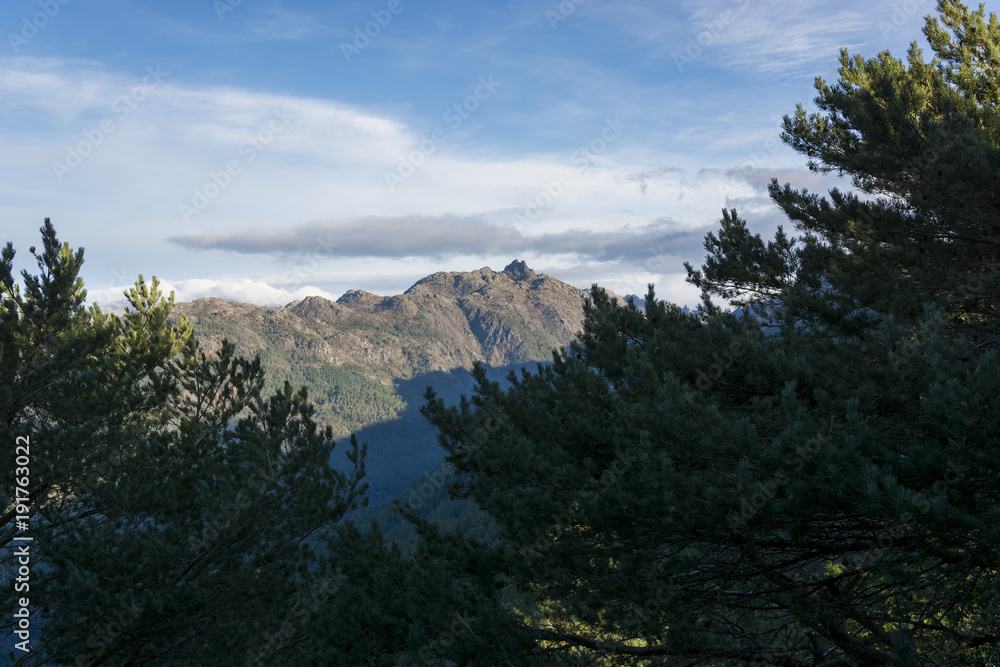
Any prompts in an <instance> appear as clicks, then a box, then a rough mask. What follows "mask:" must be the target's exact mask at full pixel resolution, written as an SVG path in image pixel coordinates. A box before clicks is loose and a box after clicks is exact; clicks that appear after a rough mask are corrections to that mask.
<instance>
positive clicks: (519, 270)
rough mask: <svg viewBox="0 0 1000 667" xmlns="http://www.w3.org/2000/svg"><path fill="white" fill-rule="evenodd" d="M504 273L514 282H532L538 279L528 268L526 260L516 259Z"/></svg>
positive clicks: (506, 267) (505, 268)
mask: <svg viewBox="0 0 1000 667" xmlns="http://www.w3.org/2000/svg"><path fill="white" fill-rule="evenodd" d="M503 272H504V273H506V274H507V275H508V276H510V277H511V278H513V279H514V280H532V279H534V278H536V277H537V275H536V274H535V272H534V271H532V270H531V269H529V268H528V263H527V262H525V261H524V260H517V259H515V260H514V261H513V262H511V263H510V264H508V265H507V266H505V267H504V269H503Z"/></svg>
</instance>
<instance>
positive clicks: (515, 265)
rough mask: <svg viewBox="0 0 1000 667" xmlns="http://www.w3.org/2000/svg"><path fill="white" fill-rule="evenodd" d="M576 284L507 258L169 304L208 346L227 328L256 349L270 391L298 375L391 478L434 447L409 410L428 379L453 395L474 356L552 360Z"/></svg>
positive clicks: (340, 429)
mask: <svg viewBox="0 0 1000 667" xmlns="http://www.w3.org/2000/svg"><path fill="white" fill-rule="evenodd" d="M585 296H586V292H585V291H583V290H580V289H577V288H576V287H573V286H571V285H567V284H566V283H563V282H561V281H559V280H556V279H555V278H552V277H551V276H547V275H544V274H537V273H535V272H534V271H532V270H531V269H530V268H528V266H527V265H526V264H525V263H524V262H522V261H516V260H515V261H514V262H511V263H510V264H509V265H508V266H507V267H506V268H505V269H504V270H503V271H500V272H496V271H493V270H491V269H490V268H482V269H479V270H477V271H470V272H467V273H457V272H451V273H448V272H441V273H435V274H433V275H430V276H427V277H426V278H423V279H422V280H419V281H417V283H416V284H414V285H413V286H412V287H410V288H409V289H408V290H406V292H405V293H403V294H398V295H395V296H378V295H376V294H372V293H370V292H365V291H363V290H351V291H348V292H346V293H345V294H344V295H343V296H341V297H340V298H339V299H337V301H336V302H334V301H330V300H328V299H324V298H322V297H316V296H314V297H308V298H306V299H303V300H301V301H298V302H294V303H290V304H288V305H286V306H283V307H277V308H264V307H261V306H254V305H249V304H244V303H230V302H227V301H223V300H221V299H215V298H210V299H199V300H197V301H194V302H192V303H180V304H177V305H176V306H175V307H174V311H173V316H175V317H176V316H180V315H186V316H187V317H188V319H190V320H191V321H192V322H193V324H194V328H195V334H196V336H197V337H198V338H199V340H201V341H202V343H203V344H204V345H206V346H207V347H209V348H212V347H215V346H217V345H218V344H219V342H220V341H221V340H222V339H223V338H228V339H229V340H231V341H233V342H234V343H236V344H237V348H238V351H239V353H240V354H243V355H244V356H252V355H254V354H260V355H261V358H262V361H263V363H264V367H265V369H266V370H267V386H266V390H267V391H268V392H270V391H273V390H274V389H275V388H276V387H279V386H281V385H282V384H283V383H284V382H285V380H288V381H290V382H291V383H292V385H293V386H295V387H298V386H301V385H305V386H307V387H308V388H309V393H310V396H311V398H312V399H313V401H314V402H315V403H316V407H317V413H316V416H317V418H318V419H320V420H321V421H323V422H325V423H328V424H330V425H331V426H333V428H334V431H335V432H336V433H338V435H339V436H346V435H348V434H349V433H351V432H355V431H359V430H366V432H367V433H369V434H370V435H371V438H370V440H369V441H370V444H371V454H370V455H369V478H370V481H372V482H373V486H378V485H379V484H381V485H382V486H383V487H384V488H385V489H389V490H391V489H393V488H395V487H397V486H399V485H400V484H403V483H405V482H406V481H408V480H409V479H412V477H413V476H415V475H416V474H417V473H419V472H420V471H421V470H423V469H425V468H426V467H429V466H431V465H433V464H434V463H435V462H436V460H437V459H439V458H440V456H441V451H440V449H439V448H438V447H437V445H436V443H435V440H434V434H433V433H432V432H431V431H430V430H429V428H428V427H427V426H426V424H424V422H423V419H422V418H421V417H420V415H419V411H418V408H419V406H420V405H421V404H422V402H423V400H422V398H421V395H422V394H423V392H424V390H425V388H426V386H427V385H433V386H434V387H435V390H436V391H438V392H439V393H440V394H441V395H442V396H443V397H445V398H446V400H456V399H457V396H458V393H460V392H468V391H469V390H470V389H471V382H470V380H471V378H470V375H469V373H468V371H467V369H471V368H472V365H473V363H475V362H476V361H481V362H484V363H485V364H487V365H488V366H491V367H493V368H496V369H498V370H497V373H496V375H497V376H499V377H502V375H503V374H505V373H506V370H502V371H501V370H499V369H509V368H510V367H516V366H518V365H526V366H528V367H529V368H532V369H533V367H534V366H533V363H532V362H538V361H542V362H545V361H551V359H552V350H553V348H557V347H562V346H565V345H568V344H569V343H570V341H572V340H573V338H574V337H575V335H576V333H577V332H578V331H579V330H580V328H581V323H582V321H583V300H584V297H585ZM380 457H381V460H379V459H380ZM385 457H390V458H392V459H393V464H394V465H395V464H397V463H399V462H400V461H403V463H399V465H400V466H402V468H401V469H400V470H398V471H397V473H398V474H396V473H393V474H388V473H387V472H386V471H385V470H382V469H381V468H382V467H383V466H384V465H385V463H386V461H385ZM407 457H409V458H410V460H409V462H406V461H405V460H404V459H406V458H407ZM380 470H381V472H380ZM380 476H381V478H380Z"/></svg>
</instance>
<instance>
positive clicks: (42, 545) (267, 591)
mask: <svg viewBox="0 0 1000 667" xmlns="http://www.w3.org/2000/svg"><path fill="white" fill-rule="evenodd" d="M42 237H43V244H44V249H43V251H42V253H41V254H35V249H34V248H32V249H31V251H32V254H35V257H36V259H37V262H38V266H39V269H40V274H39V275H37V276H33V275H30V274H29V273H28V272H26V271H25V272H24V274H23V278H24V290H23V294H22V292H21V289H20V286H19V285H18V284H17V283H16V281H15V280H14V277H13V275H12V267H13V259H14V249H13V247H12V245H11V244H8V245H7V247H6V248H5V249H4V251H3V256H2V261H0V290H2V292H0V298H2V305H3V308H2V311H0V317H2V322H0V381H2V382H3V385H4V387H5V388H9V391H5V392H4V393H3V394H2V395H0V396H2V397H0V439H2V442H3V451H4V452H5V460H6V461H8V463H11V462H13V461H14V460H15V456H14V453H15V452H14V447H15V442H19V443H20V442H25V441H27V442H28V443H30V456H29V464H28V465H27V466H24V467H26V468H27V469H28V470H27V471H26V472H25V471H18V470H17V469H16V468H15V467H14V466H13V465H4V466H2V469H3V473H4V477H3V483H4V489H5V491H6V492H7V493H8V494H9V495H8V496H7V498H6V502H5V514H4V521H3V532H2V537H0V541H2V543H3V546H5V547H7V549H8V550H13V549H14V548H15V547H18V546H20V545H23V544H24V542H22V541H17V540H16V539H15V537H16V536H19V535H20V536H23V535H25V534H27V535H30V536H31V537H32V542H31V549H30V552H31V557H30V561H31V564H30V568H31V573H30V582H29V585H30V589H24V592H20V593H15V589H14V586H13V583H14V581H13V579H14V577H15V576H16V575H17V571H16V569H13V570H11V569H6V568H10V567H11V563H14V564H15V568H16V561H15V559H14V558H12V557H10V554H8V557H7V558H6V559H5V572H6V576H5V581H4V591H5V593H4V596H3V604H2V610H0V613H2V616H3V620H2V624H3V628H4V630H5V633H6V635H7V636H8V637H10V635H11V633H12V632H14V631H15V630H18V629H20V628H18V626H17V623H18V619H16V618H15V617H14V616H13V614H14V611H15V609H16V608H19V606H20V605H19V598H21V597H26V598H28V599H29V601H30V605H29V609H30V612H31V617H30V641H29V642H27V643H26V644H24V645H23V647H24V648H27V649H29V650H28V651H27V652H25V651H23V650H15V651H14V654H13V658H14V659H15V660H16V663H15V664H22V665H26V664H64V663H73V664H78V665H97V664H137V663H140V662H141V663H146V662H158V663H160V662H162V663H167V662H169V663H173V664H191V665H194V664H212V665H218V664H257V663H263V662H267V663H268V664H273V663H275V662H276V661H277V660H279V659H280V656H282V655H283V654H287V653H289V652H290V651H292V650H294V649H296V647H298V646H299V645H300V644H301V643H303V642H305V641H306V640H308V639H309V636H308V633H307V631H306V627H307V625H308V623H309V618H310V616H311V614H313V613H315V611H316V610H317V609H320V608H321V607H322V605H323V604H324V602H325V600H326V597H329V595H332V594H333V593H334V591H335V589H336V583H337V582H338V581H339V579H338V578H337V575H336V572H335V564H334V563H332V562H331V561H330V560H329V558H328V557H327V556H326V555H325V552H324V550H323V549H322V548H316V544H317V543H321V542H324V541H326V540H329V539H332V537H331V535H332V534H331V533H330V530H331V529H332V527H333V526H334V525H335V524H336V523H337V522H339V521H340V519H341V518H342V517H343V516H344V515H345V514H346V513H347V512H348V511H350V510H352V509H354V508H357V507H359V506H361V505H362V504H364V502H365V501H364V500H363V493H364V490H365V485H364V484H363V482H362V479H363V477H364V453H365V452H364V448H362V447H360V446H359V445H358V443H357V441H356V440H353V439H352V442H351V448H350V450H349V451H348V452H347V455H348V458H349V460H350V461H351V463H352V464H353V468H352V469H351V470H350V471H349V472H348V473H341V472H338V471H336V470H335V469H333V468H332V467H331V466H330V465H329V459H330V455H331V452H332V450H333V446H334V439H333V434H332V432H331V430H330V428H329V427H326V428H322V427H320V426H319V425H317V424H316V422H315V421H314V420H313V411H314V408H313V407H312V405H311V404H310V403H309V401H308V397H307V395H306V392H305V390H304V389H303V390H301V391H298V392H296V391H293V390H292V388H291V387H290V386H288V385H287V384H286V386H285V387H284V389H283V390H280V391H278V392H277V393H275V394H274V395H273V396H271V397H270V398H267V399H264V398H262V396H261V387H262V385H263V372H262V370H261V366H260V362H259V360H246V359H243V358H241V357H239V356H237V355H236V354H235V350H234V348H233V346H232V345H230V344H228V343H223V345H222V346H221V349H220V350H218V351H216V352H214V353H207V352H205V351H203V350H202V349H200V347H199V345H198V343H197V341H195V340H194V339H193V338H192V336H191V326H190V324H189V323H188V322H187V321H186V320H184V319H181V320H180V321H178V322H176V323H171V322H170V320H169V319H168V315H169V312H170V308H171V306H172V303H173V295H171V297H170V298H169V299H164V298H163V297H162V296H161V294H160V292H159V289H158V284H157V281H156V279H155V278H154V279H153V281H152V283H150V284H147V283H146V282H145V281H144V280H143V279H142V277H141V276H140V279H139V281H138V282H137V284H136V286H135V288H134V289H132V290H130V291H129V293H128V294H127V296H128V299H129V304H130V307H129V308H128V310H127V312H126V313H125V314H124V315H123V316H122V317H118V316H115V315H109V314H105V313H103V312H101V311H100V309H99V308H97V307H96V306H94V307H91V308H85V307H84V300H85V298H86V292H85V290H84V289H83V283H82V280H81V279H80V278H79V275H78V274H79V270H80V266H81V264H82V262H83V250H82V249H80V250H79V251H77V252H76V253H73V252H72V251H71V250H70V247H69V245H68V244H60V243H59V241H58V240H57V238H56V234H55V231H54V229H53V228H52V225H51V224H50V222H49V221H48V220H46V221H45V225H44V226H43V227H42ZM18 438H23V439H25V440H17V439H18ZM19 465H20V464H19ZM25 477H26V479H25ZM15 482H17V484H18V485H20V486H22V487H23V488H25V489H26V496H27V497H26V498H25V497H21V498H20V499H19V498H18V494H17V493H12V491H11V490H12V489H14V487H15ZM18 503H20V505H21V506H20V507H18ZM24 516H26V517H27V519H26V520H23V523H18V522H19V521H22V519H21V517H24ZM25 523H26V524H27V526H25V525H24V524H25ZM15 639H17V640H23V639H24V637H23V635H22V636H20V637H17V636H15Z"/></svg>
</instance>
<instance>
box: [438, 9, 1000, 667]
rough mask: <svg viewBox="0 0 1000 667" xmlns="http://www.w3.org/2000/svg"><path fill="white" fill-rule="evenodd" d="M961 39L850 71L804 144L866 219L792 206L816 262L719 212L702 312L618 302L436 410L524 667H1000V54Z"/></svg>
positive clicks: (958, 15) (792, 244) (783, 197)
mask: <svg viewBox="0 0 1000 667" xmlns="http://www.w3.org/2000/svg"><path fill="white" fill-rule="evenodd" d="M939 10H940V13H941V19H940V20H941V21H942V22H943V23H944V25H945V26H946V28H947V30H945V29H943V28H941V27H940V25H939V24H938V23H937V22H936V21H933V20H932V21H929V22H928V26H927V29H926V34H927V36H928V39H929V40H930V42H931V45H932V47H933V48H934V49H935V52H936V54H937V59H936V60H935V61H934V62H932V63H930V64H926V63H923V62H922V58H921V55H920V54H919V52H918V51H917V50H916V49H915V47H914V48H913V49H911V52H910V56H909V60H908V64H907V65H905V66H904V64H903V63H901V62H899V61H896V60H895V59H893V58H892V57H891V56H889V55H888V54H881V55H879V56H878V57H877V58H875V59H873V60H864V59H861V58H853V59H852V58H849V57H848V55H847V54H846V52H845V54H844V55H843V67H842V69H841V72H840V74H841V80H840V82H839V83H838V84H837V85H836V86H832V87H831V86H828V85H827V84H826V83H825V82H823V81H822V80H818V81H817V89H818V90H819V92H820V96H819V98H817V104H818V105H819V107H820V110H821V113H818V114H813V115H807V114H806V113H805V111H804V110H802V109H801V108H800V109H799V111H798V112H797V113H796V115H795V117H794V118H792V119H788V120H787V121H786V128H785V129H786V133H785V135H784V138H785V140H786V141H787V142H788V143H790V144H791V145H792V146H793V147H794V148H796V149H797V150H800V151H801V152H803V153H805V154H806V155H807V156H809V157H810V158H811V161H810V165H811V166H812V167H813V168H816V169H821V170H827V171H829V170H833V171H838V172H840V173H844V174H849V175H850V176H851V177H852V179H853V183H854V185H855V186H856V187H858V188H859V189H860V190H861V191H862V192H863V193H864V194H867V195H868V197H869V198H868V199H862V198H861V197H860V196H855V195H848V194H844V193H841V192H839V191H837V190H834V191H832V192H831V193H830V199H829V200H826V199H823V198H820V197H818V196H815V195H811V194H809V193H806V192H804V191H803V192H795V191H793V190H792V189H791V188H790V187H789V186H785V187H780V186H779V185H778V184H777V183H773V184H772V186H771V195H772V198H773V199H774V200H775V202H776V203H777V204H778V205H779V206H781V207H782V208H783V209H784V210H785V211H786V213H787V214H788V215H789V218H790V219H791V221H792V223H793V224H794V226H795V228H796V230H797V232H799V233H800V234H801V237H800V238H798V239H792V238H790V237H787V236H785V235H784V233H783V232H779V234H778V236H777V237H776V238H775V239H774V241H773V242H767V243H765V242H764V241H762V240H761V239H760V238H759V236H755V235H751V234H750V233H749V231H748V229H747V226H746V223H745V222H744V221H742V220H740V219H739V217H738V216H737V214H736V212H735V211H726V212H724V217H723V220H722V227H721V229H720V231H719V232H718V234H717V235H716V234H711V235H709V236H708V238H707V239H706V244H705V245H706V250H707V251H708V253H709V255H708V258H707V260H706V263H705V265H704V266H703V267H701V269H700V270H694V269H693V268H691V267H688V270H689V280H690V282H692V283H693V284H695V285H697V286H699V287H701V288H702V290H703V293H704V303H703V306H702V309H701V310H700V311H699V312H698V313H696V314H687V313H684V312H682V311H681V310H679V309H678V308H677V307H675V306H671V305H667V304H664V303H663V302H660V301H657V300H656V298H655V294H654V292H653V290H652V288H650V292H649V294H648V296H647V298H646V303H645V309H644V310H640V309H638V308H636V307H634V306H633V305H631V304H620V303H618V302H617V301H616V300H615V299H612V298H610V297H609V296H608V295H607V294H606V293H605V292H604V291H603V290H601V289H600V288H598V287H597V286H595V287H594V290H593V292H592V300H591V301H589V302H588V303H587V305H586V309H585V310H586V320H585V323H584V330H583V332H582V333H581V335H580V337H579V341H578V342H577V343H576V344H574V346H573V347H572V348H571V349H570V350H569V351H567V352H561V351H560V352H557V353H556V354H555V361H554V364H553V365H552V366H551V367H546V368H542V369H539V370H538V372H536V373H533V374H532V373H523V374H522V375H521V376H520V377H517V376H514V375H512V376H511V377H510V381H511V386H510V388H508V389H502V388H501V387H500V385H499V384H497V383H495V382H491V381H490V380H489V379H488V378H487V377H486V374H485V372H484V370H483V369H482V368H478V369H477V370H476V372H475V376H476V380H477V385H476V388H475V391H474V394H473V395H472V397H471V399H465V398H463V400H462V401H461V402H460V404H459V405H457V406H453V407H447V406H446V405H445V404H444V402H443V401H441V400H440V399H438V398H437V397H436V395H435V394H434V393H433V392H429V393H428V395H427V398H428V403H427V405H426V406H425V408H424V411H425V414H426V415H427V416H428V417H429V419H430V420H431V421H432V422H433V423H434V425H435V426H436V427H437V428H438V429H439V430H440V434H441V436H440V438H441V443H442V446H443V447H444V448H445V450H446V452H447V453H448V456H447V461H448V463H449V464H450V465H451V466H452V467H453V468H454V470H455V471H456V473H458V474H459V475H461V476H462V477H463V479H465V482H464V484H463V485H462V488H461V489H460V494H459V495H461V496H462V497H468V498H471V499H473V500H475V501H476V503H477V504H478V505H479V506H480V507H482V508H483V509H484V510H485V511H486V512H487V513H489V515H490V516H491V517H492V519H493V520H494V521H495V522H496V523H497V524H499V526H500V530H501V533H502V536H503V538H504V542H503V543H502V544H501V545H500V546H499V547H498V548H497V549H495V550H486V551H485V552H484V555H483V557H482V560H481V561H475V560H474V561H473V562H472V564H469V563H466V565H465V567H473V568H476V567H479V568H482V567H487V566H488V567H490V568H491V570H492V571H493V572H495V573H498V576H502V577H504V578H505V579H506V581H507V582H508V584H507V586H505V587H504V588H501V589H496V588H488V587H483V588H480V589H478V590H477V594H479V595H481V596H483V597H484V598H485V599H489V600H491V601H492V602H493V603H494V604H497V605H499V606H501V607H503V608H504V609H506V613H507V615H508V616H509V618H510V620H512V621H513V622H515V623H517V625H518V627H519V634H520V637H521V638H522V639H531V640H532V641H533V648H532V649H531V651H528V652H526V653H525V654H523V655H521V656H518V658H517V659H518V660H521V661H522V662H523V663H526V664H530V663H533V662H537V661H539V660H542V661H543V663H544V664H562V663H564V664H715V665H724V664H741V663H747V662H764V663H768V664H781V665H794V666H802V667H805V666H810V667H816V666H818V665H824V666H827V667H833V666H834V665H837V666H840V665H845V666H846V665H904V664H906V665H911V664H996V661H997V660H998V659H1000V655H998V653H997V647H998V646H1000V635H998V633H997V628H1000V595H998V594H997V591H998V590H1000V569H998V560H997V554H998V553H1000V402H998V401H997V397H998V396H1000V354H998V350H997V347H998V345H997V343H998V340H1000V339H998V333H1000V331H998V326H1000V325H998V320H997V315H998V311H997V308H998V305H1000V303H998V301H997V296H998V295H1000V288H998V287H1000V286H998V283H997V273H995V267H996V266H997V265H998V263H997V260H998V259H1000V258H998V256H997V244H996V241H995V238H996V229H997V220H998V215H997V211H998V210H1000V208H998V202H997V200H996V193H997V192H998V189H997V187H996V178H997V174H998V173H1000V153H998V149H1000V146H998V144H1000V125H998V124H997V111H996V104H997V100H998V98H997V96H996V94H995V91H996V89H997V81H998V79H997V76H998V72H1000V68H996V67H992V66H987V65H991V64H992V63H993V61H994V60H995V59H997V57H998V54H1000V29H998V26H997V21H996V18H995V17H991V18H990V19H989V21H988V22H987V21H986V20H985V18H984V16H983V12H982V11H980V12H979V13H975V12H969V11H968V10H967V9H966V8H965V7H964V6H963V5H962V4H961V3H958V2H953V1H949V0H942V1H941V2H940V3H939ZM991 91H993V92H991ZM712 296H721V297H722V298H725V299H728V300H730V302H731V303H732V304H733V305H739V306H742V307H743V308H744V310H743V316H742V317H738V316H737V315H734V314H730V313H725V312H722V311H721V310H720V309H719V308H718V307H716V306H714V305H713V304H712V302H711V297H712ZM418 530H419V531H421V535H422V536H423V537H424V539H426V540H427V541H428V543H430V544H435V545H440V548H441V549H442V553H444V554H445V557H447V554H452V555H453V557H454V558H455V559H456V562H459V561H461V559H462V557H463V556H462V554H465V553H467V552H468V548H467V547H466V548H462V547H459V546H456V545H455V544H453V545H452V546H451V547H450V551H449V549H448V548H446V547H445V546H444V545H445V541H444V540H443V538H442V536H441V535H438V534H434V533H432V532H431V531H427V530H426V529H425V528H423V527H421V528H419V529H418ZM456 539H457V538H456ZM463 549H464V550H463ZM487 564H488V565H487ZM460 571H464V570H460Z"/></svg>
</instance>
